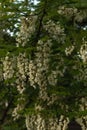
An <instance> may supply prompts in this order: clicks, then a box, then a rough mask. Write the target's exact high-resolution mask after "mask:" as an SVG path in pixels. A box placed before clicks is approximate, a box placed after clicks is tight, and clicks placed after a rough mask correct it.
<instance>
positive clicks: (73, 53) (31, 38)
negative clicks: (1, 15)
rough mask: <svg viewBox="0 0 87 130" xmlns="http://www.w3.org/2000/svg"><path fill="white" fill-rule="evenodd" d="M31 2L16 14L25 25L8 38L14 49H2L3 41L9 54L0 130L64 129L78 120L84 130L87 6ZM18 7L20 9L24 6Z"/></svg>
mask: <svg viewBox="0 0 87 130" xmlns="http://www.w3.org/2000/svg"><path fill="white" fill-rule="evenodd" d="M29 2H30V6H29V3H28V1H26V3H27V4H26V7H28V6H29V7H30V8H29V7H28V8H26V10H25V11H24V10H23V11H22V12H20V13H19V15H18V14H17V16H20V18H19V19H20V20H21V23H20V28H17V29H16V33H13V36H14V37H12V41H13V42H12V41H11V40H9V42H12V43H13V45H10V47H9V46H7V45H8V44H9V42H8V44H5V45H4V43H5V42H6V41H5V40H6V39H5V38H2V39H3V40H2V41H3V42H1V43H2V44H1V48H0V49H1V50H2V52H3V51H4V52H5V54H2V55H4V56H3V57H2V56H1V64H0V65H1V67H0V68H1V71H0V72H1V74H0V75H1V79H0V82H1V85H0V89H1V92H2V94H1V95H0V100H2V99H3V98H4V99H3V100H2V101H1V104H0V107H1V108H0V111H1V112H3V113H2V114H1V124H2V126H1V127H2V128H1V129H6V130H8V129H17V130H18V129H19V130H23V129H26V128H27V129H28V130H66V129H67V126H68V123H69V122H70V120H72V119H73V118H75V119H76V120H77V121H78V122H79V123H80V125H81V127H82V129H83V130H84V129H85V130H86V127H87V126H86V125H87V122H86V118H87V117H86V112H87V106H86V98H87V95H86V92H87V88H86V86H87V83H86V80H87V31H86V30H83V27H84V25H85V23H86V21H87V13H86V8H85V6H84V5H85V4H83V3H82V6H81V3H79V2H78V1H71V0H70V1H67V2H66V1H59V2H57V1H56V0H54V1H51V0H40V1H39V3H38V4H37V5H36V6H34V5H33V4H31V3H33V2H32V1H29ZM77 2H78V3H77ZM4 4H6V3H4ZM13 5H14V7H16V6H15V3H14V2H13V3H12V5H10V6H9V7H10V8H11V6H12V7H13ZM31 6H32V8H31ZM4 7H5V8H6V9H8V6H5V5H4ZM19 7H20V8H21V10H22V9H23V3H22V4H21V5H20V4H19V5H18V9H20V8H19ZM34 7H35V8H34ZM29 9H30V10H29ZM15 12H16V11H15ZM24 12H25V13H24ZM21 15H22V17H21ZM14 16H16V15H15V14H14ZM12 18H15V17H12ZM8 20H9V18H8ZM10 20H12V19H10ZM15 20H16V22H17V18H15ZM20 20H19V21H20ZM12 21H13V20H12ZM5 23H6V21H5ZM14 25H15V23H14V22H13V24H12V27H13V28H12V31H13V32H14V30H15V27H14ZM6 27H8V26H6ZM18 27H19V26H18ZM9 28H10V27H9ZM17 30H19V32H18V31H17ZM2 32H3V28H2ZM6 34H7V32H6ZM16 34H17V35H16ZM6 36H7V38H8V35H6ZM9 37H11V36H9ZM13 39H14V40H13ZM6 43H7V42H6ZM3 45H4V47H3ZM3 48H4V49H3ZM9 48H10V49H9ZM6 52H7V53H6ZM83 90H84V91H83ZM24 121H25V123H24ZM18 122H19V123H18ZM25 124H26V128H25Z"/></svg>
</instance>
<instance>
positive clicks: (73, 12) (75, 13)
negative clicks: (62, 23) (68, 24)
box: [58, 6, 87, 22]
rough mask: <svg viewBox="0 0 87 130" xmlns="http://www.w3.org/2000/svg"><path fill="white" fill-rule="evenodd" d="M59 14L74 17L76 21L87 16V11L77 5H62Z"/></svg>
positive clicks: (80, 20) (69, 17)
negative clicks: (76, 6)
mask: <svg viewBox="0 0 87 130" xmlns="http://www.w3.org/2000/svg"><path fill="white" fill-rule="evenodd" d="M58 14H60V15H63V16H65V17H66V18H68V19H71V18H74V22H75V21H76V22H82V21H83V20H84V19H86V18H87V13H86V11H84V10H78V9H77V8H75V7H66V6H60V7H59V8H58Z"/></svg>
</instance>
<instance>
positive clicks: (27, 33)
mask: <svg viewBox="0 0 87 130" xmlns="http://www.w3.org/2000/svg"><path fill="white" fill-rule="evenodd" d="M36 19H37V17H36V16H33V15H32V16H30V17H29V18H26V17H22V18H21V27H20V32H19V33H18V36H17V39H16V41H17V43H16V45H17V47H19V46H23V47H24V46H25V45H26V44H27V42H28V41H29V38H30V37H31V35H32V34H33V33H34V31H35V22H36Z"/></svg>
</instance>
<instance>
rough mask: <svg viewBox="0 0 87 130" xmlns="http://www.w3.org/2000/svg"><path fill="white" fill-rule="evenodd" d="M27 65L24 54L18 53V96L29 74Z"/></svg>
mask: <svg viewBox="0 0 87 130" xmlns="http://www.w3.org/2000/svg"><path fill="white" fill-rule="evenodd" d="M28 65H29V62H28V59H27V58H26V55H25V53H24V54H22V53H20V54H19V56H18V57H17V73H16V76H17V79H16V84H17V90H18V91H19V93H20V94H22V93H23V92H24V90H25V85H26V83H25V81H26V76H27V75H28V72H29V68H28Z"/></svg>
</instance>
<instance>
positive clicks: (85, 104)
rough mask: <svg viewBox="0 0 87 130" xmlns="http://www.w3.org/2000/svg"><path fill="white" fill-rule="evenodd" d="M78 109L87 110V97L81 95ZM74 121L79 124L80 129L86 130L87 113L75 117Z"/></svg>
mask: <svg viewBox="0 0 87 130" xmlns="http://www.w3.org/2000/svg"><path fill="white" fill-rule="evenodd" d="M79 107H80V111H86V110H87V97H83V98H82V99H81V103H80V106H79ZM76 121H77V122H78V123H79V124H80V125H81V128H82V130H87V115H85V116H82V117H80V118H77V119H76Z"/></svg>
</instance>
